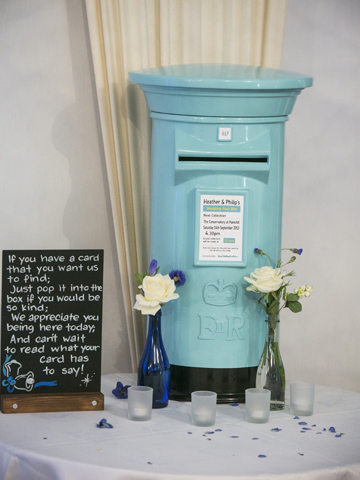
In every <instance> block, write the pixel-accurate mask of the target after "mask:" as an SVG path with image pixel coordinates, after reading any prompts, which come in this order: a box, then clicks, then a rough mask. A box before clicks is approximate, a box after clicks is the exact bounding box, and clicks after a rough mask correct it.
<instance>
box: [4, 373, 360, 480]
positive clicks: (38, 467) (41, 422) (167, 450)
mask: <svg viewBox="0 0 360 480" xmlns="http://www.w3.org/2000/svg"><path fill="white" fill-rule="evenodd" d="M102 380H103V381H102V392H103V393H104V394H105V410H104V411H100V412H71V413H36V414H35V413H33V414H0V479H1V480H45V479H46V480H53V479H54V480H55V479H56V480H62V479H64V480H65V479H66V480H73V479H74V480H75V479H76V480H79V479H86V480H95V479H96V480H99V479H101V480H122V479H154V480H155V479H156V480H162V479H168V478H173V479H174V480H183V479H186V480H189V479H195V480H202V479H209V478H211V479H212V480H215V479H224V480H230V479H235V478H237V479H243V480H248V479H254V478H256V479H258V480H265V479H266V480H267V479H271V480H275V479H280V480H284V479H294V480H295V479H296V480H305V479H306V480H309V479H310V480H312V479H321V480H331V479H342V478H343V479H347V480H348V479H360V394H359V393H355V392H350V391H345V390H340V389H335V388H330V387H325V386H318V385H317V386H316V394H315V396H316V398H315V402H316V403H315V410H314V415H312V416H311V417H302V418H300V419H296V418H294V416H293V415H290V413H289V409H288V406H286V407H285V410H283V411H281V412H270V421H269V423H265V424H251V423H247V422H246V421H245V420H244V405H241V404H240V405H238V406H231V405H218V406H217V417H216V424H215V425H214V426H213V427H196V426H193V425H192V424H191V420H190V403H188V402H174V401H171V402H170V404H169V406H168V407H167V408H164V409H159V410H153V414H152V419H151V420H150V421H147V422H132V421H130V420H128V418H127V400H124V399H117V398H115V397H114V396H113V395H112V393H111V391H112V389H113V388H115V385H116V382H117V381H122V382H123V383H124V384H132V385H135V375H132V374H123V375H120V374H119V375H106V376H104V377H103V379H102ZM287 393H288V392H287ZM102 418H106V419H107V421H108V422H109V423H111V424H112V425H113V428H112V429H108V428H103V429H99V428H97V427H96V424H97V423H98V422H99V421H100V420H101V419H102ZM302 422H306V425H304V424H301V423H302ZM330 427H333V428H330ZM333 429H335V432H334V431H332V430H333Z"/></svg>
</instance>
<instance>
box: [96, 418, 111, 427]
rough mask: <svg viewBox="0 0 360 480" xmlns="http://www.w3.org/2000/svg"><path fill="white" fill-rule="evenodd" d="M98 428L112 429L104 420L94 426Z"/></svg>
mask: <svg viewBox="0 0 360 480" xmlns="http://www.w3.org/2000/svg"><path fill="white" fill-rule="evenodd" d="M96 426H97V427H98V428H113V426H112V425H111V424H110V423H107V420H106V418H102V419H101V420H100V422H99V423H97V424H96Z"/></svg>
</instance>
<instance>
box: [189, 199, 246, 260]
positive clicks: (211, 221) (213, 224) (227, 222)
mask: <svg viewBox="0 0 360 480" xmlns="http://www.w3.org/2000/svg"><path fill="white" fill-rule="evenodd" d="M245 204H246V192H245V191H244V192H241V193H235V192H233V191H227V192H226V191H222V192H221V193H219V192H216V193H215V192H211V191H203V190H197V191H196V230H195V237H196V240H195V265H226V266H240V265H245V259H244V221H245V206H246V205H245Z"/></svg>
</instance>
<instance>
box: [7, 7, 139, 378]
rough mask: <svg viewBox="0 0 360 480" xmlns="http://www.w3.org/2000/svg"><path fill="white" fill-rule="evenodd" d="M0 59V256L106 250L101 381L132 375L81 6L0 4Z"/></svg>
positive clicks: (86, 36)
mask: <svg viewBox="0 0 360 480" xmlns="http://www.w3.org/2000/svg"><path fill="white" fill-rule="evenodd" d="M0 59H1V75H0V105H1V108H0V155H1V158H0V225H1V227H0V249H1V250H3V249H62V248H63V249H67V248H74V249H76V248H78V249H85V248H101V249H104V251H105V264H104V272H105V274H104V308H103V343H104V348H103V372H104V373H108V372H114V371H117V370H122V371H125V370H127V371H130V370H131V363H130V357H129V347H128V339H127V332H126V326H125V327H124V324H122V322H121V318H123V315H124V314H123V308H122V300H121V284H120V278H119V274H118V266H117V265H118V262H117V257H116V249H115V241H114V232H113V223H112V218H111V208H110V199H109V191H108V184H107V176H106V171H105V163H104V154H103V150H102V140H101V134H100V129H99V125H98V111H97V101H96V93H95V88H94V83H93V68H92V63H91V53H90V46H89V40H88V32H87V22H86V12H85V5H84V3H83V2H82V1H78V0H77V1H75V2H74V1H73V0H51V1H48V0H16V1H1V2H0Z"/></svg>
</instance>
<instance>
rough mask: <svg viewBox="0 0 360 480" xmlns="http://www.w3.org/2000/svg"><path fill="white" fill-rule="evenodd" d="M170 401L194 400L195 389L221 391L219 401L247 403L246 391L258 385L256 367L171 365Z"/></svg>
mask: <svg viewBox="0 0 360 480" xmlns="http://www.w3.org/2000/svg"><path fill="white" fill-rule="evenodd" d="M170 371H171V380H170V400H178V401H190V400H191V392H195V391H196V390H209V391H212V392H216V393H217V403H232V402H237V403H244V402H245V390H246V389H247V388H254V387H255V383H256V371H257V366H256V367H246V368H201V367H183V366H180V365H171V366H170Z"/></svg>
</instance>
